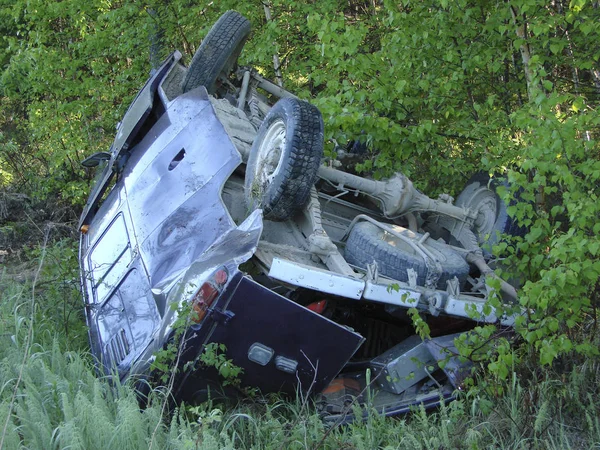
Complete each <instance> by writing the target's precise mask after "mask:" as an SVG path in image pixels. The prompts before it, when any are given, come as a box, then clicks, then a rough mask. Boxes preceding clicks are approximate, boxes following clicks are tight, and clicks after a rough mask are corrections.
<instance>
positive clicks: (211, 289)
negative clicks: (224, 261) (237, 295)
mask: <svg viewBox="0 0 600 450" xmlns="http://www.w3.org/2000/svg"><path fill="white" fill-rule="evenodd" d="M228 277H229V275H228V273H227V269H225V268H224V267H222V268H220V269H219V270H217V271H216V272H214V273H213V274H212V275H211V277H210V278H209V279H208V280H207V281H205V282H204V283H203V284H202V286H200V289H198V292H196V295H194V297H193V298H192V311H194V313H195V314H194V316H193V317H192V322H195V323H200V322H202V321H203V320H204V318H205V317H206V313H207V312H208V310H209V308H210V307H211V306H212V304H213V303H214V301H215V300H216V299H217V297H218V296H219V294H220V293H221V291H222V290H223V286H225V283H227V279H228Z"/></svg>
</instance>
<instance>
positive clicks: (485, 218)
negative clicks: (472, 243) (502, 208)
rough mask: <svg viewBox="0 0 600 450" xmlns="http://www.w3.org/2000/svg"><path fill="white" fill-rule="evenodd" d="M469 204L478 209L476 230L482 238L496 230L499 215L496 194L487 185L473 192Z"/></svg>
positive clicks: (470, 206)
mask: <svg viewBox="0 0 600 450" xmlns="http://www.w3.org/2000/svg"><path fill="white" fill-rule="evenodd" d="M467 206H468V207H469V208H472V209H475V210H476V211H477V219H475V224H474V225H475V230H476V231H477V233H479V236H480V237H481V238H482V239H484V238H486V237H487V236H489V235H490V234H491V233H492V231H493V230H494V225H495V224H496V218H497V216H498V202H497V200H496V194H495V193H494V192H493V191H491V190H490V189H488V188H486V187H481V188H479V189H477V190H476V191H475V192H474V193H473V195H472V196H471V198H470V199H469V201H468V202H467Z"/></svg>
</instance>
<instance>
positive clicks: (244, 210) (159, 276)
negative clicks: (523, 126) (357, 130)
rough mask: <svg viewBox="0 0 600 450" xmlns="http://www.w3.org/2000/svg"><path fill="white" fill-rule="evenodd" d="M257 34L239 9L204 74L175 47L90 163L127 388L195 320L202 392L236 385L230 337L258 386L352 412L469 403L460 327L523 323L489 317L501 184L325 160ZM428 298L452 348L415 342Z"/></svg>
mask: <svg viewBox="0 0 600 450" xmlns="http://www.w3.org/2000/svg"><path fill="white" fill-rule="evenodd" d="M249 32H250V24H249V22H248V21H247V20H246V19H245V18H244V17H243V16H241V15H240V14H238V13H236V12H234V11H229V12H227V13H226V14H225V15H224V16H222V17H221V19H219V21H218V22H217V23H216V24H215V26H214V27H213V29H212V30H211V31H210V32H209V34H208V35H207V37H206V38H205V40H204V41H203V43H202V45H201V46H200V48H199V50H198V52H197V53H196V55H195V56H194V58H193V59H192V61H191V63H190V65H189V67H186V66H184V65H183V64H182V62H181V54H180V53H179V52H175V53H173V54H172V55H170V56H169V57H168V58H167V60H166V61H165V62H164V63H163V64H162V66H161V67H159V68H157V69H155V70H154V71H153V75H152V76H151V78H150V79H149V80H148V82H147V83H146V85H145V86H144V88H143V89H142V90H141V91H140V93H139V94H138V96H137V97H136V98H135V100H134V101H133V103H132V104H131V106H130V107H129V109H128V111H127V113H126V114H125V116H124V118H123V120H122V121H121V123H120V124H119V126H118V131H117V136H116V138H115V141H114V143H113V145H112V147H111V149H110V151H109V152H101V153H97V154H95V155H92V156H91V157H89V158H88V159H87V160H85V161H84V165H87V166H90V167H92V166H96V165H98V166H101V167H99V168H98V169H97V170H98V174H97V177H96V182H95V185H94V187H93V189H92V193H91V195H90V197H89V200H88V203H87V205H86V207H85V209H84V211H83V214H82V216H81V220H80V224H79V226H80V230H81V243H80V256H79V259H80V265H81V285H82V290H83V292H84V297H85V299H84V300H85V311H86V320H87V324H88V327H89V333H90V343H91V349H92V352H93V354H94V355H95V356H96V357H97V359H98V361H99V364H100V366H101V367H102V368H103V369H104V370H105V371H106V372H113V373H115V372H116V373H117V374H118V376H119V377H120V378H121V379H122V380H124V379H126V378H128V377H131V376H139V377H142V378H143V377H148V376H150V372H151V366H152V363H153V362H154V361H155V358H156V356H155V355H156V353H157V352H158V351H160V350H161V349H163V348H165V347H166V346H167V345H168V344H169V343H170V342H172V341H173V340H174V339H175V338H176V337H177V336H178V335H177V332H178V327H181V326H182V325H181V324H182V323H183V324H184V325H183V326H184V332H183V336H179V339H180V340H181V344H180V345H179V346H178V349H179V354H178V355H177V362H178V367H180V369H181V370H180V371H179V373H178V375H177V377H176V381H175V383H174V391H175V395H176V396H181V397H182V398H183V397H186V398H187V397H194V396H196V397H198V398H202V396H203V395H204V394H205V393H206V391H207V389H208V388H209V387H210V386H211V385H213V384H214V383H216V382H218V381H219V376H218V373H217V371H216V370H215V368H214V367H205V366H204V365H202V364H199V363H198V358H199V356H200V355H201V354H202V352H203V350H204V348H206V345H207V344H210V343H216V344H224V347H223V348H226V351H225V352H226V357H227V358H228V359H229V360H231V362H232V364H234V365H235V366H237V367H239V368H241V369H243V371H242V372H241V373H240V375H239V381H240V383H241V384H240V385H241V386H249V387H257V388H259V389H260V390H261V391H262V392H265V393H266V392H273V391H277V392H288V393H294V392H296V391H297V390H298V389H300V390H302V391H304V392H310V393H313V394H316V393H320V396H319V400H318V401H319V402H320V404H321V407H322V409H323V411H324V412H325V413H327V414H328V415H329V417H332V418H338V417H341V416H343V415H344V414H346V413H347V412H348V409H349V408H348V406H349V405H351V404H353V403H354V402H359V403H361V402H362V401H363V396H364V392H365V388H366V387H367V385H368V383H371V385H372V389H374V391H375V395H374V397H373V398H374V404H373V406H375V407H376V408H378V409H379V410H380V411H382V412H385V413H386V414H398V413H402V412H405V411H407V410H408V409H409V408H410V406H412V405H415V404H424V405H426V406H435V405H437V404H439V402H440V399H444V398H446V399H447V398H451V397H452V395H453V391H454V389H455V388H456V387H458V386H460V383H461V381H462V379H463V377H464V375H465V373H466V371H467V369H468V366H467V365H466V364H465V363H462V362H460V361H459V359H458V358H457V357H455V356H453V355H455V353H456V349H455V348H454V347H453V338H454V333H457V332H459V331H463V330H465V329H468V328H469V327H470V326H472V325H473V324H474V323H475V322H473V320H477V321H485V322H499V323H502V324H504V325H510V324H511V321H512V318H511V317H496V315H495V314H494V313H493V312H492V313H490V314H487V315H486V314H484V313H483V311H484V304H485V303H486V300H487V298H488V295H489V291H490V288H489V286H488V285H487V283H486V278H487V277H494V274H493V271H492V270H491V269H490V268H489V267H488V265H487V262H486V261H487V255H488V254H489V253H488V252H489V246H490V245H491V244H493V243H494V239H497V236H496V234H497V232H498V233H513V234H515V233H517V232H519V231H518V228H517V227H516V226H515V225H514V223H512V221H511V220H510V218H509V217H508V216H507V215H506V208H505V206H504V204H503V203H502V202H501V201H500V199H499V197H498V196H497V194H496V193H495V191H494V185H493V182H490V181H489V180H486V179H484V178H481V177H476V178H474V179H473V180H471V182H469V183H468V185H467V187H466V188H465V191H463V193H462V194H461V195H460V196H459V197H458V198H457V200H456V202H454V203H453V202H452V199H451V198H450V197H449V196H443V197H441V198H440V199H430V198H429V197H426V196H425V195H423V194H422V193H420V192H419V191H417V190H416V189H414V188H413V186H412V183H411V182H410V180H408V179H407V178H406V177H405V176H404V175H402V174H397V175H396V176H395V177H392V178H391V179H389V180H383V181H375V180H371V179H367V178H363V177H359V176H356V175H352V174H350V173H348V172H345V171H343V170H340V169H339V167H338V168H336V167H334V165H333V166H332V165H330V166H325V165H322V158H323V121H322V119H321V116H320V113H319V111H318V109H317V108H315V107H314V106H312V105H310V104H309V103H308V102H305V101H302V100H299V99H297V98H296V97H295V96H294V95H293V94H291V93H289V92H287V91H285V90H284V89H283V88H281V87H280V86H278V85H276V84H274V83H271V82H270V81H268V80H266V79H264V78H263V77H261V76H260V75H258V74H257V73H256V72H255V71H254V70H253V69H252V68H247V67H239V68H237V70H234V69H235V68H236V60H237V57H238V56H239V54H240V52H241V49H242V47H243V44H244V42H245V40H246V38H247V36H248V34H249ZM215 49H218V51H217V52H215ZM340 164H341V163H340ZM486 246H487V247H486ZM498 282H499V283H500V285H501V290H502V295H503V296H504V298H506V299H507V300H510V299H514V298H515V297H516V293H515V290H514V288H513V287H512V286H510V285H509V284H508V283H506V282H504V281H502V280H498ZM409 308H416V309H417V310H418V311H419V312H420V313H422V314H423V315H424V317H426V320H428V321H429V322H430V326H431V329H432V335H433V336H434V337H433V338H432V339H430V340H426V341H423V340H421V339H420V338H418V337H416V336H414V331H413V328H412V325H411V322H410V319H409V316H408V315H407V313H406V311H407V310H408V309H409ZM441 360H446V361H445V364H443V366H444V369H443V370H441V369H438V365H437V363H438V362H439V361H441ZM448 360H449V361H448ZM183 367H186V370H183ZM190 368H191V369H190ZM434 369H435V370H434Z"/></svg>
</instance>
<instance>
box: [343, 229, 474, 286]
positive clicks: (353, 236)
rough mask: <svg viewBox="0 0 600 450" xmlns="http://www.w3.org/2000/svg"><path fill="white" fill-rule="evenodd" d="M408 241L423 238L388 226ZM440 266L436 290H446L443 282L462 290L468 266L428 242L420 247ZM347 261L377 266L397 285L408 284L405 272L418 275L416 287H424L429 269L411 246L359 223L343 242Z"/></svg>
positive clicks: (433, 242)
mask: <svg viewBox="0 0 600 450" xmlns="http://www.w3.org/2000/svg"><path fill="white" fill-rule="evenodd" d="M388 226H389V227H391V228H392V229H393V230H394V231H397V232H399V233H401V234H402V235H403V236H405V237H406V238H408V239H411V240H413V241H415V242H416V241H419V240H420V239H421V238H422V237H423V235H421V234H419V233H414V232H412V231H410V230H407V229H406V228H402V227H398V226H394V225H388ZM421 245H423V246H424V247H425V248H426V249H427V250H428V251H429V252H430V253H431V254H432V255H433V256H434V257H435V258H436V259H437V261H438V262H439V264H440V266H441V275H440V277H439V279H438V281H437V283H436V286H437V287H438V288H439V289H446V281H448V280H451V279H452V278H454V277H457V278H458V281H459V284H460V286H463V285H464V283H465V281H466V279H467V276H468V274H469V265H468V264H467V262H466V261H465V260H464V259H463V258H462V257H461V256H460V255H459V254H458V253H456V252H455V251H454V250H452V249H450V248H448V247H447V246H446V245H444V244H442V243H440V242H437V241H434V240H433V239H429V240H427V241H425V242H424V243H422V244H421ZM345 257H346V260H347V261H348V262H349V263H350V264H354V265H356V266H358V267H363V268H364V267H366V266H367V264H372V263H373V261H376V262H377V267H378V270H379V273H380V274H381V275H385V276H387V277H390V278H393V279H394V280H398V281H404V282H407V281H408V272H407V270H408V269H413V270H414V271H415V272H416V273H417V284H418V285H419V286H425V284H426V281H427V275H428V272H429V268H428V266H427V263H426V262H425V260H424V259H423V257H422V256H421V255H420V254H418V253H417V252H416V250H415V249H414V247H413V246H411V245H410V244H408V243H407V242H405V241H404V240H402V239H400V238H398V237H397V236H394V235H393V234H391V233H388V232H387V231H385V230H383V229H381V228H380V227H378V226H376V225H374V224H372V223H370V222H360V223H358V224H356V225H355V226H354V228H352V231H351V232H350V235H349V236H348V241H347V242H346V252H345Z"/></svg>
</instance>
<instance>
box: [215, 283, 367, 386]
mask: <svg viewBox="0 0 600 450" xmlns="http://www.w3.org/2000/svg"><path fill="white" fill-rule="evenodd" d="M220 303H221V302H220ZM210 320H213V321H214V323H215V326H214V330H213V332H212V334H211V335H210V336H209V338H208V341H207V342H208V343H218V344H225V345H226V348H227V350H226V356H227V358H230V359H231V360H232V362H233V364H235V365H236V366H239V367H241V368H242V369H243V370H244V371H243V374H242V375H241V377H240V379H241V383H242V385H245V386H253V387H258V388H260V389H261V391H262V392H281V391H283V392H288V393H294V392H295V390H296V389H297V388H299V389H300V390H302V391H304V392H307V391H311V392H319V391H321V390H322V389H323V388H325V387H326V386H327V385H328V384H329V383H330V382H331V380H332V379H333V378H334V377H335V376H336V375H337V374H338V373H339V372H340V370H341V369H342V368H343V367H344V365H345V364H346V363H347V362H348V360H349V359H350V358H351V357H352V355H353V354H354V353H355V352H356V350H357V349H358V347H359V346H360V345H361V344H362V342H363V341H364V338H363V337H362V336H361V335H360V334H358V333H355V332H354V331H352V330H350V329H349V328H347V327H344V326H341V325H339V324H337V323H335V322H333V321H331V320H329V319H327V318H325V317H323V316H321V315H319V314H317V313H314V312H312V311H310V310H308V309H307V308H305V307H303V306H301V305H299V304H297V303H294V302H293V301H291V300H289V299H287V298H285V297H283V296H281V295H279V294H277V293H275V292H273V291H271V290H270V289H267V288H265V287H264V286H262V285H260V284H258V283H256V282H255V281H253V280H252V279H250V278H249V277H247V276H243V277H240V280H239V283H238V284H237V287H236V288H235V291H234V293H233V295H231V297H230V298H229V299H228V300H227V301H226V303H224V306H223V305H219V306H218V307H217V308H215V309H214V311H213V314H212V315H211V316H210Z"/></svg>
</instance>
